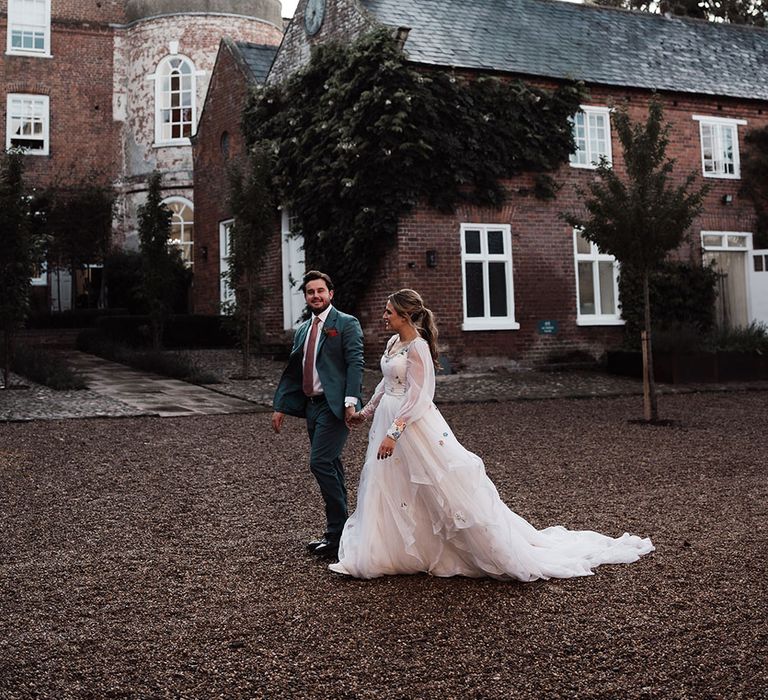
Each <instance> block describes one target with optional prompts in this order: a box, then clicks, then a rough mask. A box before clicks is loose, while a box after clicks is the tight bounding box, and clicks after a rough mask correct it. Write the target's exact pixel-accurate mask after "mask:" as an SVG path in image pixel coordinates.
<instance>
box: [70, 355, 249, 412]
mask: <svg viewBox="0 0 768 700" xmlns="http://www.w3.org/2000/svg"><path fill="white" fill-rule="evenodd" d="M67 362H68V363H69V364H70V365H71V366H72V368H73V369H75V370H76V371H77V372H78V373H79V374H80V375H81V376H82V377H83V379H84V380H85V383H86V384H87V385H88V388H89V389H90V390H91V391H94V392H96V393H97V394H101V395H103V396H108V397H110V398H113V399H116V400H117V401H121V402H122V403H125V404H128V405H129V406H132V407H134V408H136V409H138V410H140V411H142V412H143V413H145V414H149V415H156V416H160V417H163V418H165V417H169V416H190V415H211V414H217V413H250V412H253V411H258V410H260V408H259V407H258V406H256V405H254V404H253V403H251V402H250V401H243V400H242V399H238V398H234V397H232V396H225V395H224V394H221V393H219V392H217V391H215V390H212V389H208V388H205V387H202V386H199V385H197V384H189V383H187V382H182V381H181V380H178V379H169V378H167V377H162V376H160V375H157V374H151V373H147V372H142V371H139V370H135V369H132V368H130V367H126V366H125V365H121V364H118V363H116V362H109V361H108V360H104V359H102V358H101V357H96V356H95V355H89V354H86V353H83V352H76V351H73V352H71V353H67Z"/></svg>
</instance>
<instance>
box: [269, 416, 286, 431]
mask: <svg viewBox="0 0 768 700" xmlns="http://www.w3.org/2000/svg"><path fill="white" fill-rule="evenodd" d="M284 418H285V413H280V411H275V412H274V413H273V414H272V430H274V431H275V432H276V433H279V432H280V428H282V427H283V419H284Z"/></svg>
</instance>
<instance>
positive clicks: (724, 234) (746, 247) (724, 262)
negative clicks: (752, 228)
mask: <svg viewBox="0 0 768 700" xmlns="http://www.w3.org/2000/svg"><path fill="white" fill-rule="evenodd" d="M701 244H702V246H701V247H702V249H703V258H704V264H705V265H708V264H710V263H714V267H715V272H717V275H718V283H717V299H716V301H715V311H716V315H717V325H718V326H719V327H720V328H743V327H744V326H746V325H748V324H749V321H750V319H751V317H752V314H751V311H750V290H749V286H748V284H749V272H748V269H747V264H748V263H749V260H750V253H751V252H752V234H751V233H744V232H741V231H702V232H701Z"/></svg>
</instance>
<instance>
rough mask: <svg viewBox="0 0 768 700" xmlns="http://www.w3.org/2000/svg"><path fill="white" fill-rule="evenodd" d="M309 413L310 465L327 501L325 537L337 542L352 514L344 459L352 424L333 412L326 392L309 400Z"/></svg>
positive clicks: (307, 412)
mask: <svg viewBox="0 0 768 700" xmlns="http://www.w3.org/2000/svg"><path fill="white" fill-rule="evenodd" d="M306 415H307V432H308V433H309V441H310V445H311V447H310V454H309V468H310V470H311V471H312V474H314V476H315V479H317V484H318V486H320V493H321V494H322V496H323V501H325V518H326V521H327V525H326V531H325V537H327V538H328V539H329V540H331V541H334V542H337V541H338V540H339V538H340V537H341V531H342V530H343V529H344V523H345V522H346V521H347V517H348V515H349V512H348V509H347V487H346V484H345V481H344V465H343V464H342V463H341V453H342V450H343V449H344V445H345V444H346V442H347V436H348V435H349V428H347V425H346V423H345V422H344V421H343V420H339V419H338V418H337V417H336V416H335V415H334V414H333V411H331V408H330V406H328V402H327V401H326V400H325V397H324V396H317V397H312V398H311V399H308V400H307V408H306Z"/></svg>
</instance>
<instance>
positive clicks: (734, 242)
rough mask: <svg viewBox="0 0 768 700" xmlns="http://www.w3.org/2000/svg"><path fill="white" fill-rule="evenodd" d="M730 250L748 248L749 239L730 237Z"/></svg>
mask: <svg viewBox="0 0 768 700" xmlns="http://www.w3.org/2000/svg"><path fill="white" fill-rule="evenodd" d="M728 247H729V248H746V247H747V237H746V236H728Z"/></svg>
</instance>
